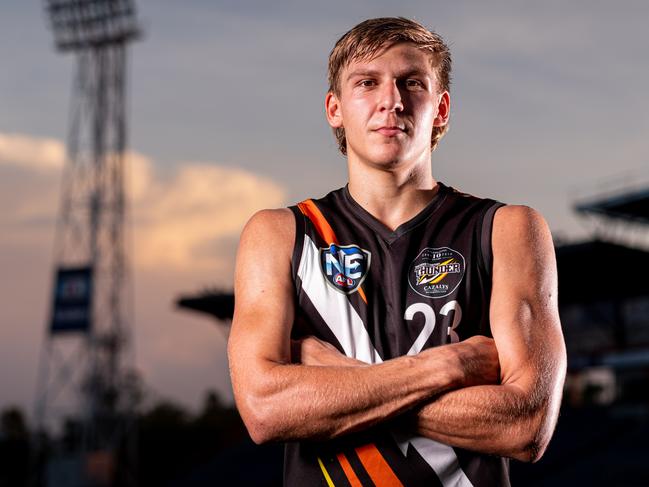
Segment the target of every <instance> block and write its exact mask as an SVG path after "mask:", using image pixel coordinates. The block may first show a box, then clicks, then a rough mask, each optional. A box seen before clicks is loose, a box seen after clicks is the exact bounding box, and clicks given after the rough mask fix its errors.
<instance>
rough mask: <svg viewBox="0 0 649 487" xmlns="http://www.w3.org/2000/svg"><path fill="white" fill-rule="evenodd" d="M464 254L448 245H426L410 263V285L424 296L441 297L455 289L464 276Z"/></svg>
mask: <svg viewBox="0 0 649 487" xmlns="http://www.w3.org/2000/svg"><path fill="white" fill-rule="evenodd" d="M464 271H465V262H464V256H463V255H462V254H460V253H459V252H458V251H456V250H453V249H450V248H448V247H439V248H430V247H426V248H425V249H423V250H422V251H421V252H419V255H418V256H417V257H416V258H415V260H413V261H412V264H410V270H409V271H408V282H409V283H410V287H411V288H412V289H413V290H414V291H415V292H416V293H417V294H419V295H420V296H424V297H425V298H443V297H446V296H448V295H449V294H451V293H452V292H453V291H455V290H456V289H457V287H458V286H459V285H460V282H461V281H462V278H463V277H464Z"/></svg>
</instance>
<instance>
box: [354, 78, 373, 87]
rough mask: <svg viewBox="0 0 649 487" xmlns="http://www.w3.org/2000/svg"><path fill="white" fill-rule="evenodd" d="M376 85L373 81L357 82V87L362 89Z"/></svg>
mask: <svg viewBox="0 0 649 487" xmlns="http://www.w3.org/2000/svg"><path fill="white" fill-rule="evenodd" d="M375 84H376V83H375V82H374V80H373V79H362V80H360V81H359V82H358V86H362V87H364V88H370V87H372V86H374V85H375Z"/></svg>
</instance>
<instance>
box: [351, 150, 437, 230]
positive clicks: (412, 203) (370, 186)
mask: <svg viewBox="0 0 649 487" xmlns="http://www.w3.org/2000/svg"><path fill="white" fill-rule="evenodd" d="M347 164H348V169H349V192H350V194H351V196H352V198H354V200H355V201H356V202H357V203H358V204H360V205H361V206H362V207H363V208H365V210H367V211H368V212H369V213H370V214H371V215H372V216H374V217H375V218H376V219H377V220H379V221H380V222H381V223H383V224H384V225H385V226H386V227H387V228H389V229H390V230H391V231H394V230H395V229H396V228H397V227H399V225H401V224H403V223H405V222H407V221H408V220H410V219H411V218H413V217H414V216H416V215H417V214H418V213H419V212H420V211H421V210H423V209H424V208H425V207H426V205H427V204H428V203H430V201H431V199H432V198H433V196H434V195H435V194H436V193H437V191H438V189H439V186H438V184H437V181H435V179H434V178H433V174H432V168H431V163H430V157H428V158H427V159H425V160H422V161H420V162H418V163H416V164H412V165H406V164H403V165H401V167H389V168H385V167H369V166H368V165H367V164H360V163H358V161H355V160H354V158H350V159H348V162H347Z"/></svg>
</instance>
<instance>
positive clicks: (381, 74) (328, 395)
mask: <svg viewBox="0 0 649 487" xmlns="http://www.w3.org/2000/svg"><path fill="white" fill-rule="evenodd" d="M450 65H451V63H450V55H449V52H448V49H447V47H446V46H445V44H444V43H443V41H442V40H441V38H440V37H439V36H437V35H436V34H434V33H432V32H430V31H428V30H427V29H426V28H424V27H423V26H421V25H420V24H418V23H416V22H412V21H410V20H406V19H402V18H383V19H372V20H368V21H365V22H363V23H361V24H359V25H357V26H356V27H354V28H353V29H352V30H351V31H349V32H348V33H347V34H345V35H344V36H343V37H342V38H341V39H340V40H339V41H338V43H337V44H336V46H335V48H334V49H333V51H332V53H331V56H330V58H329V82H330V90H329V93H328V94H327V97H326V116H327V120H328V121H329V124H330V125H331V127H332V128H333V129H334V131H335V134H336V137H337V139H338V142H339V145H340V149H341V151H342V152H343V153H344V154H346V155H347V162H348V169H349V184H348V186H347V187H345V188H342V189H340V190H337V191H334V192H332V193H330V194H329V195H327V196H325V197H324V198H322V199H319V200H315V201H314V200H307V201H305V202H302V203H300V204H299V205H298V206H296V207H292V208H290V209H280V210H265V211H262V212H259V213H257V214H256V215H255V216H253V217H252V218H251V220H250V221H249V222H248V224H247V226H246V228H245V229H244V231H243V234H242V236H241V243H240V247H239V253H238V257H237V266H236V278H235V295H236V310H235V315H234V321H233V324H232V331H231V334H230V342H229V358H230V367H231V374H232V384H233V388H234V393H235V398H236V401H237V405H238V407H239V410H240V412H241V415H242V417H243V419H244V421H245V423H246V425H247V427H248V430H249V432H250V434H251V436H252V438H253V439H254V440H255V441H256V442H266V441H285V442H288V444H287V447H286V459H285V484H286V485H291V486H293V485H295V486H304V485H309V486H310V485H329V486H332V485H335V486H338V485H352V486H356V485H377V486H388V485H390V486H392V485H405V486H418V485H440V484H441V485H445V486H447V485H448V486H450V485H453V486H456V485H460V486H469V485H475V486H477V487H481V486H496V485H509V479H508V458H515V459H519V460H523V461H535V460H537V459H538V458H539V457H540V456H541V455H542V453H543V451H544V450H545V448H546V446H547V444H548V441H549V439H550V436H551V435H552V432H553V430H554V425H555V423H556V419H557V415H558V410H559V404H560V399H561V391H562V385H563V380H564V375H565V368H566V357H565V347H564V343H563V337H562V334H561V329H560V323H559V316H558V311H557V291H556V264H555V259H554V250H553V245H552V239H551V236H550V233H549V231H548V228H547V226H546V224H545V222H544V220H543V218H542V217H541V216H540V215H539V214H538V213H537V212H535V211H534V210H531V209H530V208H527V207H520V206H504V205H502V204H500V203H497V202H495V201H493V200H486V199H479V198H476V197H473V196H470V195H466V194H462V193H459V192H457V191H455V190H453V189H452V188H450V187H448V186H445V185H443V184H442V183H440V182H438V181H436V180H435V179H434V178H433V175H432V169H431V153H432V150H433V149H434V148H435V146H436V144H437V143H438V141H439V139H440V138H441V137H442V135H443V134H444V132H445V130H446V127H447V125H448V119H449V109H450V98H449V74H450Z"/></svg>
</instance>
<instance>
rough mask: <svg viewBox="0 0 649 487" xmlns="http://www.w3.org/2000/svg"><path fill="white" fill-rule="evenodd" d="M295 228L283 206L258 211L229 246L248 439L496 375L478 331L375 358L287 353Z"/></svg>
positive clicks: (389, 412) (316, 427)
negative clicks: (323, 359) (313, 361)
mask: <svg viewBox="0 0 649 487" xmlns="http://www.w3.org/2000/svg"><path fill="white" fill-rule="evenodd" d="M294 232H295V221H294V217H293V215H292V214H291V212H290V211H289V210H272V211H270V210H267V211H263V212H260V213H258V214H257V215H255V216H254V217H253V218H252V219H251V221H250V222H249V223H248V225H247V226H246V228H245V229H244V231H243V233H242V236H241V242H240V246H239V252H238V255H237V265H236V274H235V296H236V307H235V313H234V319H233V323H232V330H231V333H230V340H229V343H228V356H229V361H230V372H231V377H232V386H233V390H234V395H235V400H236V402H237V406H238V408H239V411H240V413H241V416H242V418H243V420H244V422H245V424H246V426H247V428H248V431H249V432H250V434H251V436H252V438H253V439H254V440H255V441H256V442H264V441H270V440H293V439H304V438H331V437H335V436H338V435H341V434H344V433H347V432H350V431H355V430H359V429H363V428H366V427H369V426H371V425H373V424H375V423H377V422H379V421H383V420H385V419H389V418H391V417H394V416H396V415H398V414H400V413H402V412H404V411H405V410H406V409H408V408H411V407H413V406H414V405H417V404H420V403H422V402H423V401H425V400H428V399H430V398H431V397H433V395H435V394H439V393H441V392H444V391H447V390H450V389H452V388H455V387H464V386H467V385H473V384H478V383H480V384H482V383H489V382H494V381H495V380H497V375H496V371H497V355H496V353H495V348H494V347H493V343H492V341H491V340H490V339H487V338H484V337H479V338H476V339H473V340H469V341H467V342H464V343H460V344H454V345H448V346H444V347H438V348H436V349H431V350H429V351H425V352H423V353H421V354H419V355H418V356H414V357H400V358H398V359H394V360H389V361H386V362H384V363H382V364H379V365H373V366H361V367H358V366H352V365H336V366H330V365H319V366H311V365H303V364H294V363H291V341H290V331H291V326H292V323H293V319H294V301H293V295H294V290H293V283H292V277H291V274H290V268H291V266H290V263H291V252H292V247H293V242H294V239H295V235H294ZM467 364H469V365H471V366H470V367H468V366H467ZM476 370H482V371H484V370H491V371H492V373H491V374H489V373H487V374H484V373H481V374H477V373H475V371H476ZM472 371H474V372H473V373H472Z"/></svg>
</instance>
